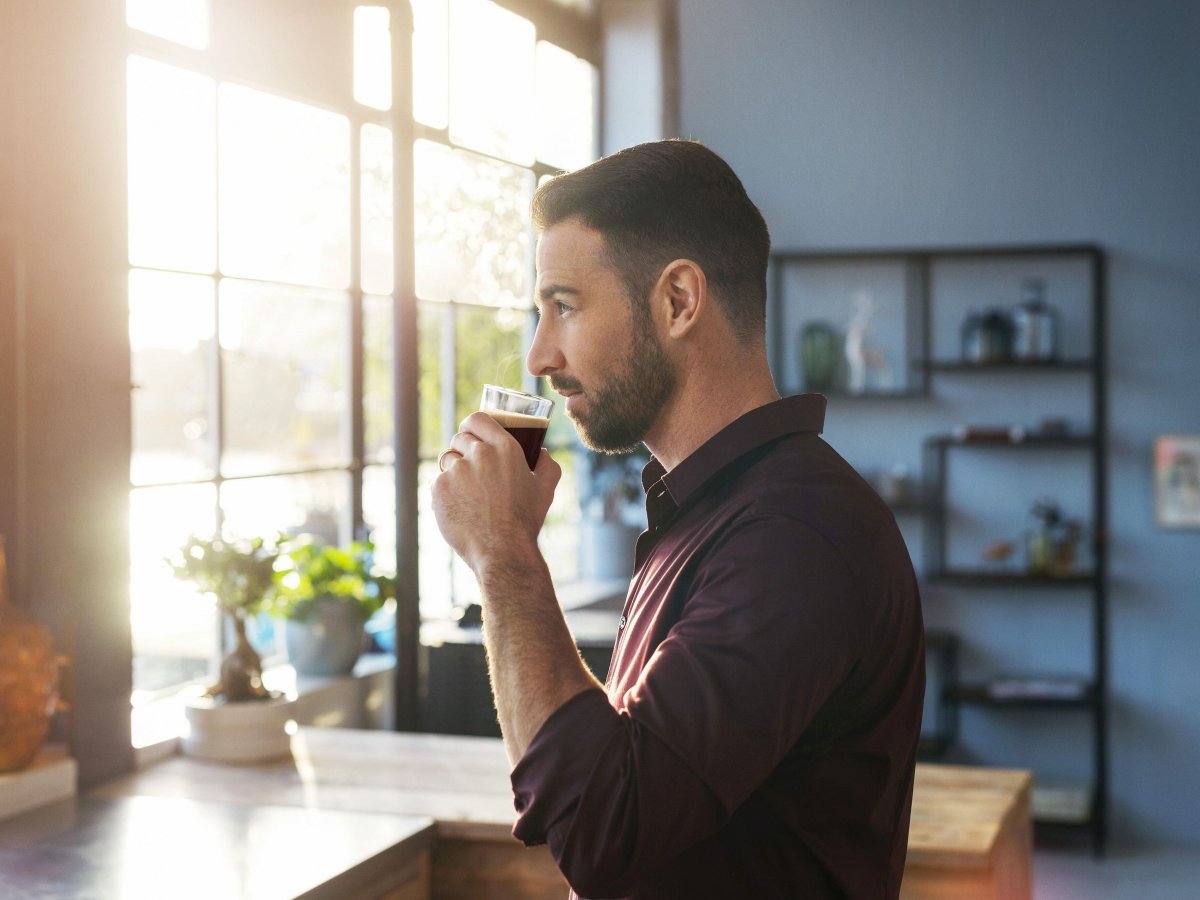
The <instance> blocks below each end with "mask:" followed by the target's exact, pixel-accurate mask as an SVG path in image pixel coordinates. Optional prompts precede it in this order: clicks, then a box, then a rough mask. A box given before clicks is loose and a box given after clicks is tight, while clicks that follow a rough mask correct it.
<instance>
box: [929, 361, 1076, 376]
mask: <svg viewBox="0 0 1200 900" xmlns="http://www.w3.org/2000/svg"><path fill="white" fill-rule="evenodd" d="M913 365H914V366H918V367H924V368H925V369H926V371H929V372H940V373H963V372H1090V371H1092V370H1093V369H1094V368H1095V367H1096V363H1095V360H1093V359H1091V358H1087V357H1084V358H1079V359H1059V360H1053V361H1046V362H1021V361H1019V360H1010V361H1008V362H991V363H972V362H964V361H963V360H959V359H929V360H914V361H913Z"/></svg>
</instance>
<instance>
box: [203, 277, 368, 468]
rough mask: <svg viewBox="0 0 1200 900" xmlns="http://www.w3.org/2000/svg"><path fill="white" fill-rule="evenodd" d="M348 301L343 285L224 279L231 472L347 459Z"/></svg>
mask: <svg viewBox="0 0 1200 900" xmlns="http://www.w3.org/2000/svg"><path fill="white" fill-rule="evenodd" d="M348 309H349V299H348V298H347V297H346V295H345V294H341V293H334V292H329V291H314V290H305V289H303V288H292V287H284V286H281V285H269V284H258V283H254V282H245V281H223V282H222V283H221V307H220V311H221V319H220V321H221V325H220V333H221V350H222V358H223V363H224V366H223V367H224V371H223V380H224V391H225V415H224V423H225V441H224V444H225V448H224V456H223V457H222V461H221V471H222V473H223V474H225V475H245V474H254V473H258V472H263V473H267V472H273V471H279V470H287V469H297V468H302V467H308V466H322V465H344V464H345V463H346V462H347V461H348V458H349V452H348V449H349V440H348V437H347V435H348V428H349V416H348V411H349V392H348V390H347V382H348V380H349V379H348V373H349V367H350V361H349V349H350V340H349V337H348V335H349V313H348Z"/></svg>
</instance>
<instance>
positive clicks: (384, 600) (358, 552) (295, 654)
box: [268, 540, 396, 675]
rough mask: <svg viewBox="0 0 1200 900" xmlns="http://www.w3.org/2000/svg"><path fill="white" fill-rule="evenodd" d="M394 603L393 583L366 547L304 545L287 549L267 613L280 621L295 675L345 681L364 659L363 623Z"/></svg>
mask: <svg viewBox="0 0 1200 900" xmlns="http://www.w3.org/2000/svg"><path fill="white" fill-rule="evenodd" d="M395 597H396V579H395V578H393V577H392V576H390V575H387V574H386V573H384V572H383V571H382V570H381V569H380V568H379V566H378V565H377V564H376V562H375V545H374V544H372V543H371V542H370V541H355V542H354V543H352V544H350V545H349V546H346V547H334V546H330V545H327V544H322V543H320V542H318V541H314V540H305V541H302V542H299V543H296V544H293V545H289V546H288V547H285V552H284V553H283V555H282V556H281V557H280V562H279V567H278V571H277V572H276V575H275V584H274V586H273V588H272V590H271V592H270V597H269V600H268V609H269V611H270V613H271V614H272V615H274V616H276V617H278V618H281V619H283V620H284V632H283V636H284V644H285V646H286V647H287V654H288V661H289V662H290V663H291V664H292V666H293V667H294V668H295V669H296V672H297V674H300V675H344V674H348V673H350V672H351V671H353V670H354V664H355V663H356V662H357V661H358V658H359V656H360V655H361V654H362V651H363V647H364V645H365V643H366V632H365V630H364V626H365V625H366V622H367V620H368V619H370V618H371V616H373V615H374V614H375V613H377V612H378V611H379V610H380V609H382V608H383V607H384V606H385V605H386V604H388V603H391V602H394V600H395Z"/></svg>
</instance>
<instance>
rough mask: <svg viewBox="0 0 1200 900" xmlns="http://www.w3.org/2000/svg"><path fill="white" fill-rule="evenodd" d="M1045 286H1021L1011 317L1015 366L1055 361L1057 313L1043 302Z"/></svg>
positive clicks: (1031, 281)
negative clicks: (1018, 301)
mask: <svg viewBox="0 0 1200 900" xmlns="http://www.w3.org/2000/svg"><path fill="white" fill-rule="evenodd" d="M1045 295H1046V282H1045V281H1044V280H1042V279H1041V278H1026V279H1025V280H1024V281H1023V282H1021V302H1020V303H1018V304H1017V306H1016V308H1015V309H1014V310H1013V314H1012V326H1013V327H1012V355H1013V358H1014V359H1015V360H1017V361H1018V362H1053V361H1054V360H1056V359H1057V358H1058V313H1057V312H1056V311H1055V309H1054V308H1053V307H1052V306H1050V305H1049V304H1048V303H1047V302H1046V299H1045Z"/></svg>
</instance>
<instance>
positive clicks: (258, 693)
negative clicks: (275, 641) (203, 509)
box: [167, 537, 293, 762]
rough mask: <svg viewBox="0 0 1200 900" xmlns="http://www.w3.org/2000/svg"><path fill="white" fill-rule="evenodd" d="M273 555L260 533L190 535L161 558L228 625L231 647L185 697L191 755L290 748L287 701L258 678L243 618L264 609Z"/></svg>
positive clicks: (229, 757) (186, 744)
mask: <svg viewBox="0 0 1200 900" xmlns="http://www.w3.org/2000/svg"><path fill="white" fill-rule="evenodd" d="M278 558H279V547H278V545H277V544H268V543H267V542H266V541H264V540H263V539H262V538H254V539H253V540H248V541H233V540H226V539H224V538H220V537H217V538H212V539H205V538H199V537H192V538H189V539H188V541H187V543H185V544H184V546H183V547H182V548H181V549H180V550H179V552H178V553H177V554H176V555H175V556H174V557H171V558H169V559H168V560H167V563H168V564H169V565H170V566H171V569H172V571H174V573H175V576H176V577H177V578H180V579H182V580H184V581H190V582H191V583H192V584H193V585H195V587H196V589H197V590H198V591H200V592H201V593H204V594H211V595H212V596H213V597H214V598H215V600H216V603H217V608H218V609H220V610H221V612H222V613H223V614H224V615H225V617H226V619H227V620H228V621H229V622H230V624H231V625H232V627H233V648H232V649H231V650H230V651H229V652H228V653H227V654H226V655H225V657H224V658H223V659H222V661H221V665H220V675H219V678H218V679H217V681H216V683H215V684H213V685H212V686H210V687H209V688H208V689H207V690H206V691H204V692H203V694H201V695H200V696H198V697H191V698H189V699H188V700H187V702H186V703H185V713H186V715H187V719H188V724H189V726H190V730H189V732H188V733H187V734H186V735H185V736H184V739H183V748H184V752H186V753H189V754H190V755H193V756H199V757H202V758H206V759H218V760H223V761H227V762H250V761H256V760H261V759H269V758H272V757H275V756H282V755H285V754H286V753H287V752H288V751H289V750H290V740H289V738H288V734H287V730H286V727H287V722H288V720H289V718H290V717H291V711H292V705H293V701H292V700H290V699H289V698H287V697H285V696H283V695H282V694H280V693H279V692H278V691H271V690H268V689H267V687H266V686H265V685H264V684H263V679H262V658H261V657H260V656H259V653H258V651H257V650H255V649H254V647H253V646H251V644H250V642H249V641H248V640H247V639H246V619H247V617H249V616H253V615H256V614H258V613H259V612H261V611H262V610H263V609H264V608H265V604H266V602H267V599H268V596H269V594H270V591H271V588H272V585H273V584H274V582H275V563H276V560H277V559H278Z"/></svg>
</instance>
